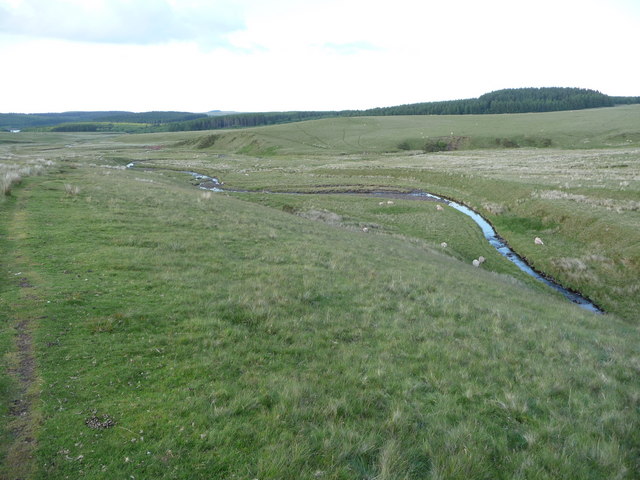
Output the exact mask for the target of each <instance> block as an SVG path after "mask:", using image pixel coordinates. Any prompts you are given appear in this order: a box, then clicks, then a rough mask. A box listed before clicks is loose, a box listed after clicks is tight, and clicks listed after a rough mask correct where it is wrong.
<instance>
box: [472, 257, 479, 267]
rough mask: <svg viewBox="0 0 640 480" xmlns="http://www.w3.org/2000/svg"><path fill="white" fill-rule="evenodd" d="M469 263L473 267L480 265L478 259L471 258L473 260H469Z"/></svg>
mask: <svg viewBox="0 0 640 480" xmlns="http://www.w3.org/2000/svg"><path fill="white" fill-rule="evenodd" d="M471 264H472V265H473V266H474V267H479V266H480V262H479V261H478V259H474V260H473V262H471Z"/></svg>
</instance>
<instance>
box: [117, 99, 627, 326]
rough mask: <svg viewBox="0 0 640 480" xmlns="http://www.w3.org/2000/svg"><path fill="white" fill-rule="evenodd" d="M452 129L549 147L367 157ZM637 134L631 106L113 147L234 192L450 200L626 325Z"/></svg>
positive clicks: (335, 123)
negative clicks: (395, 193)
mask: <svg viewBox="0 0 640 480" xmlns="http://www.w3.org/2000/svg"><path fill="white" fill-rule="evenodd" d="M451 131H453V132H454V134H455V135H460V136H464V137H469V138H470V140H469V143H470V144H474V143H478V144H479V143H482V142H483V141H484V140H483V139H491V138H496V137H500V138H515V139H517V138H521V137H524V136H526V135H533V134H536V132H541V133H540V134H544V135H546V136H548V138H550V139H551V140H552V145H554V148H549V149H547V148H545V149H499V150H475V151H458V152H442V153H437V154H422V155H417V154H416V152H409V153H387V154H384V155H383V154H381V153H375V152H385V151H392V150H394V148H395V146H397V143H398V141H399V139H403V138H410V137H417V136H418V135H420V136H422V137H424V138H427V137H437V136H441V135H446V134H447V132H449V133H450V132H451ZM639 135H640V106H638V105H631V106H624V107H616V108H605V109H595V110H582V111H576V112H554V113H545V114H520V115H483V116H455V117H453V116H450V117H446V116H445V117H441V116H434V117H382V118H381V117H375V118H357V119H338V120H319V121H315V122H303V123H300V124H293V125H286V126H274V127H268V128H257V129H248V130H239V131H234V132H223V133H219V132H216V133H211V134H202V133H199V134H197V135H194V133H193V132H191V133H189V134H181V135H174V136H166V137H165V136H140V137H137V136H131V137H123V138H121V141H123V142H137V143H138V144H140V143H141V142H147V143H149V144H153V143H160V142H165V145H167V146H169V147H171V148H168V149H167V150H166V152H165V153H154V154H153V155H149V154H148V153H146V152H145V153H141V154H139V157H138V158H140V159H141V160H151V163H155V164H159V165H164V166H173V168H179V167H178V165H184V164H185V162H186V163H187V164H188V165H190V166H191V168H193V169H195V170H198V171H203V172H209V173H211V174H213V175H218V176H221V178H223V180H225V181H226V182H227V183H228V184H231V185H234V186H236V187H239V188H248V189H254V190H260V189H269V190H277V189H281V190H287V189H294V190H301V189H315V188H319V187H322V188H325V187H326V186H330V185H334V186H337V187H340V186H346V188H349V189H358V188H361V189H366V188H380V187H387V186H394V187H395V188H402V189H409V190H411V189H424V190H428V191H431V192H433V193H439V194H442V195H447V196H450V197H453V198H455V199H456V200H458V201H462V202H464V203H467V204H469V205H471V206H472V207H474V208H475V209H477V210H479V211H481V212H482V213H483V214H484V215H485V216H487V217H488V218H489V219H490V220H491V221H492V222H493V223H494V224H495V225H496V227H497V229H498V231H499V233H500V234H501V235H503V236H504V237H505V238H506V239H507V240H508V241H509V242H510V243H511V244H513V246H514V247H515V248H516V249H517V250H518V251H520V252H521V253H523V254H524V255H525V256H526V257H527V258H528V259H529V260H530V261H531V263H533V264H534V265H535V266H536V267H537V268H539V269H540V270H543V271H545V272H547V273H548V274H550V275H552V276H554V277H556V278H557V279H558V280H560V281H561V282H562V283H563V284H565V285H567V286H570V287H572V288H574V289H577V290H580V291H582V292H584V293H585V294H586V295H588V296H589V297H591V298H593V299H594V300H595V301H596V302H598V303H599V304H601V305H602V306H603V307H604V308H605V309H606V310H607V311H610V312H616V313H618V314H620V315H623V316H624V317H626V318H628V319H629V320H631V321H634V322H635V321H637V319H638V317H637V309H638V303H637V300H636V298H637V295H638V292H640V280H638V279H639V278H640V244H639V243H638V231H639V230H640V184H639V183H638V178H639V176H640V162H639V160H638V158H639V154H638V147H639V146H640V136H639ZM489 143H490V142H489ZM129 144H131V145H132V146H133V143H129ZM175 145H178V146H175ZM560 146H564V147H565V148H563V149H560V148H558V147H560ZM199 147H206V148H199ZM586 147H589V148H590V149H589V150H587V149H586ZM275 153H277V154H275ZM265 154H268V155H267V156H264V155H265ZM176 159H179V160H177V161H176ZM536 236H541V237H544V240H545V243H546V246H545V248H536V247H535V245H534V244H533V239H534V238H535V237H536ZM429 240H432V239H431V238H429ZM432 241H433V240H432Z"/></svg>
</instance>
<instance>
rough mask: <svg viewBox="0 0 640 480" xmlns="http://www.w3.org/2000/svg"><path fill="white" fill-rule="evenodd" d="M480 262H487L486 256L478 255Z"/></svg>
mask: <svg viewBox="0 0 640 480" xmlns="http://www.w3.org/2000/svg"><path fill="white" fill-rule="evenodd" d="M478 262H480V263H484V262H485V258H484V257H483V256H482V255H480V256H479V257H478Z"/></svg>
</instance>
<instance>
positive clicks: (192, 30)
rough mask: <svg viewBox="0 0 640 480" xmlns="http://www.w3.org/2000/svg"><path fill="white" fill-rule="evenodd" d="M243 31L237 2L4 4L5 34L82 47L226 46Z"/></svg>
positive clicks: (0, 22)
mask: <svg viewBox="0 0 640 480" xmlns="http://www.w3.org/2000/svg"><path fill="white" fill-rule="evenodd" d="M243 27H244V24H243V22H242V18H241V12H240V10H239V9H238V8H237V7H235V6H234V4H233V2H208V3H207V2H194V1H182V2H176V1H170V0H135V1H133V0H82V1H80V0H23V1H17V0H0V32H1V33H9V34H20V35H26V36H33V37H45V38H57V39H64V40H72V41H78V42H96V43H116V44H117V43H123V44H154V43H162V42H168V41H174V40H196V41H199V42H202V43H203V44H207V45H217V44H226V39H225V36H226V35H227V34H229V33H231V32H233V31H236V30H239V29H241V28H243Z"/></svg>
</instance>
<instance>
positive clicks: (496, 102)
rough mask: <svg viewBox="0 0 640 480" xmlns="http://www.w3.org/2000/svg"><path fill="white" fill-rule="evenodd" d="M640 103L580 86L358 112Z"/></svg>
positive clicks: (504, 92)
mask: <svg viewBox="0 0 640 480" xmlns="http://www.w3.org/2000/svg"><path fill="white" fill-rule="evenodd" d="M621 103H640V97H610V96H609V95H605V94H603V93H600V92H598V91H596V90H587V89H582V88H560V87H550V88H512V89H504V90H496V91H494V92H490V93H486V94H484V95H482V96H480V97H478V98H470V99H465V100H450V101H444V102H428V103H413V104H409V105H399V106H395V107H386V108H374V109H371V110H364V111H362V112H357V114H358V115H469V114H476V115H478V114H480V115H481V114H493V113H529V112H554V111H560V110H582V109H585V108H599V107H612V106H614V105H616V104H621Z"/></svg>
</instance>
